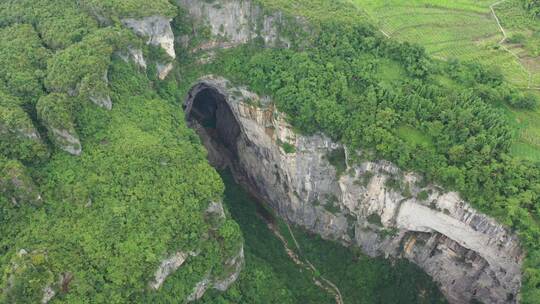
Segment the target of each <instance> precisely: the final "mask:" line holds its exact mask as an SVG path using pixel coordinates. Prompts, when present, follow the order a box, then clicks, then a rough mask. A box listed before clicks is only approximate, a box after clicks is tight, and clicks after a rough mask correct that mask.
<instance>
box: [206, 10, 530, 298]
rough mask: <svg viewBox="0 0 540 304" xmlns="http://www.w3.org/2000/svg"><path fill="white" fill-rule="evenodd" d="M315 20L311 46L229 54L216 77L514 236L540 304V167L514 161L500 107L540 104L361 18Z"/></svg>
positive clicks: (490, 74) (485, 70)
mask: <svg viewBox="0 0 540 304" xmlns="http://www.w3.org/2000/svg"><path fill="white" fill-rule="evenodd" d="M312 5H316V4H312ZM328 5H330V6H331V4H328ZM321 6H322V7H324V4H321ZM296 12H297V13H300V14H302V13H303V11H302V10H296ZM311 14H314V12H313V11H309V12H306V15H307V16H309V17H310V18H313V19H315V20H318V22H316V24H317V25H318V26H319V28H318V31H317V33H318V34H317V35H316V36H315V38H313V41H312V45H311V47H310V48H307V49H304V50H300V51H296V50H291V49H267V48H261V46H258V45H256V44H254V45H250V46H245V47H242V48H239V49H234V50H228V51H224V52H223V56H222V57H221V58H219V59H218V60H219V63H216V64H215V67H216V69H215V70H214V72H215V73H226V74H227V76H228V77H229V78H231V79H235V80H236V81H237V82H238V83H243V84H248V85H249V86H250V88H252V89H254V90H255V91H257V92H259V93H261V94H269V95H271V96H272V97H273V98H274V100H275V102H276V105H277V106H278V109H280V110H281V111H283V112H285V113H287V114H289V117H290V120H291V123H292V124H293V125H294V126H295V127H297V128H298V129H299V130H301V131H302V132H305V133H313V132H317V131H318V130H324V132H325V133H326V134H328V135H330V136H331V137H332V138H333V139H335V140H337V141H341V142H343V143H344V144H346V145H347V146H348V147H350V148H352V149H359V150H362V151H364V153H363V154H362V156H361V157H359V159H357V161H362V160H365V159H381V158H382V159H387V160H392V161H394V162H395V163H397V164H398V165H399V166H401V167H402V168H406V169H411V170H415V171H417V172H422V173H424V174H425V176H426V177H427V178H428V179H429V180H433V181H436V182H437V183H439V184H441V185H444V186H445V187H446V188H447V189H453V190H457V191H459V192H460V193H461V194H462V195H463V196H464V197H465V198H466V199H467V200H468V201H469V202H471V203H472V204H473V205H474V206H476V207H477V208H478V209H480V210H482V211H484V212H486V213H487V214H490V215H493V216H495V217H496V218H498V219H499V220H500V221H501V222H503V223H505V224H506V225H508V226H510V227H512V228H514V229H515V230H516V231H518V233H519V234H520V236H521V239H522V242H523V245H524V246H525V248H527V250H528V256H527V260H526V263H525V268H524V278H525V282H524V287H523V297H524V302H525V303H529V302H530V303H534V302H535V301H536V300H537V299H540V244H539V243H538V239H540V224H539V221H538V219H539V218H540V165H539V164H538V163H534V162H530V161H523V160H519V159H517V158H514V157H512V156H510V155H509V153H508V151H509V148H510V146H511V144H512V142H513V140H514V138H515V133H514V132H513V130H512V127H511V123H510V121H509V119H508V118H507V117H506V116H505V115H504V113H503V112H502V111H501V110H500V109H499V106H500V104H501V103H506V104H508V105H510V106H512V107H516V108H529V109H533V108H536V107H537V106H538V97H537V96H536V95H533V94H532V93H526V92H523V91H521V90H518V89H515V88H513V87H511V86H509V85H508V84H507V83H506V82H505V81H504V79H503V77H502V76H501V74H500V73H499V72H498V71H497V70H493V69H490V68H489V67H486V66H482V65H479V64H477V63H472V62H469V63H460V62H458V61H457V60H451V61H448V62H442V61H438V60H433V59H431V58H429V57H428V56H427V55H426V54H425V52H424V50H423V49H422V48H420V47H418V46H415V45H409V44H407V43H404V44H400V43H398V42H395V41H393V40H388V39H384V37H383V36H382V35H380V34H378V33H377V32H376V30H375V29H374V28H373V27H371V26H369V25H366V24H364V23H362V21H357V20H353V19H352V18H342V19H339V20H340V21H339V22H337V21H336V20H335V19H331V20H327V18H320V19H317V18H316V17H313V16H312V15H311ZM343 15H344V16H346V15H347V12H344V13H343ZM325 16H326V17H327V16H328V15H325ZM210 69H211V68H210ZM224 71H225V72H224ZM404 127H405V128H410V130H413V132H408V133H407V134H405V135H403V134H401V132H399V130H401V128H404ZM414 131H416V132H414ZM416 133H420V134H425V135H427V136H422V137H421V140H418V137H415V136H414V134H416Z"/></svg>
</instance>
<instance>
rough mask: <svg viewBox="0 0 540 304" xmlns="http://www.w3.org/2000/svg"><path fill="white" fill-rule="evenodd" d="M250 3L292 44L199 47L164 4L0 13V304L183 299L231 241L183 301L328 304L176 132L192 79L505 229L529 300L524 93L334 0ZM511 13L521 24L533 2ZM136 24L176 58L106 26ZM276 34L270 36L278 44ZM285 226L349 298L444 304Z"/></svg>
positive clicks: (532, 182)
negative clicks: (213, 78) (259, 98)
mask: <svg viewBox="0 0 540 304" xmlns="http://www.w3.org/2000/svg"><path fill="white" fill-rule="evenodd" d="M209 3H213V2H212V1H209ZM257 3H258V4H261V5H263V6H264V7H265V9H267V10H268V11H272V10H276V9H277V10H280V11H283V14H284V17H283V19H284V20H285V21H290V20H297V18H296V17H295V16H301V17H300V18H298V19H300V20H302V22H304V23H305V24H307V25H306V27H307V28H309V31H308V32H309V35H306V37H304V36H299V37H296V38H297V39H296V40H292V41H291V42H290V45H288V47H287V48H285V47H283V48H280V47H276V48H271V47H268V45H265V44H264V41H262V39H254V40H253V41H250V42H249V43H247V44H245V45H242V46H235V47H230V48H226V49H217V50H212V51H213V52H212V54H211V56H209V55H208V54H206V53H203V51H200V50H202V49H203V46H205V43H206V42H208V40H209V39H210V34H209V30H208V29H207V28H204V27H202V28H199V27H197V26H196V25H195V23H194V22H193V20H192V19H191V17H190V16H189V14H187V12H186V11H185V9H183V8H182V7H181V6H179V5H178V4H177V3H173V1H168V0H155V1H147V0H129V1H117V0H81V1H69V0H4V1H2V3H0V303H39V302H41V303H48V302H50V303H181V302H183V301H186V300H188V299H189V300H198V299H199V298H201V297H202V296H203V294H204V292H205V291H206V288H210V287H208V286H218V287H219V286H220V285H219V283H220V282H221V283H222V282H228V281H230V280H229V279H230V278H231V277H232V278H234V279H236V277H238V275H239V274H238V273H237V270H238V269H239V267H240V266H239V265H241V264H242V263H243V260H242V261H240V257H241V259H243V257H244V256H243V253H244V249H243V248H244V244H245V247H246V264H245V269H244V272H243V273H242V274H241V275H240V277H239V281H238V282H237V283H236V284H235V285H232V288H230V289H229V291H228V292H225V293H222V292H223V291H224V290H221V289H220V288H218V287H215V289H216V290H214V291H212V292H208V294H207V295H206V296H205V297H202V300H201V302H203V303H295V302H296V303H299V301H300V300H299V299H303V300H306V299H308V300H306V301H305V303H320V302H321V301H330V302H332V301H333V299H332V297H329V296H328V294H326V293H324V292H321V290H318V289H317V288H315V287H314V285H311V284H312V276H310V275H309V274H306V273H303V272H301V271H300V272H298V269H297V268H295V267H296V266H295V265H294V264H293V263H291V262H290V261H287V257H286V256H285V254H283V252H282V248H281V247H279V246H281V245H280V243H279V242H278V241H277V240H276V239H273V237H274V236H272V235H271V234H270V233H269V231H267V230H264V229H265V228H266V227H265V225H264V224H263V223H262V222H261V221H259V219H256V217H257V216H258V215H257V214H256V211H255V210H254V208H255V207H254V206H253V205H249V204H250V203H251V202H250V199H251V198H248V197H247V196H246V195H245V194H242V193H240V194H237V193H236V192H237V191H240V190H238V189H237V188H234V187H236V186H234V184H233V183H232V182H231V180H230V177H229V176H227V175H225V178H226V179H227V185H228V187H232V188H227V190H225V186H224V184H223V181H222V177H220V175H219V174H218V173H217V172H216V170H215V169H214V168H212V167H211V166H210V165H209V164H208V161H207V159H206V156H207V152H206V151H205V150H204V147H203V145H202V144H201V140H200V139H199V138H198V137H197V135H196V133H195V132H194V131H193V130H190V129H189V128H188V127H187V125H186V123H185V121H184V113H183V112H182V108H181V105H180V104H181V102H182V101H183V99H184V98H185V96H186V95H187V92H188V90H189V89H190V86H191V85H192V84H193V83H194V82H195V81H196V80H197V79H198V78H199V77H201V76H203V75H207V74H209V73H213V74H215V75H220V76H226V77H228V78H229V79H231V80H233V81H234V82H236V83H237V84H242V85H246V86H248V87H249V88H250V89H251V90H253V91H255V92H257V93H259V94H260V95H268V96H270V97H271V98H272V100H274V102H275V105H276V107H277V110H279V111H280V112H283V113H285V114H286V115H287V117H289V122H290V123H291V124H292V125H293V126H294V128H295V130H296V131H298V132H299V133H302V134H314V133H318V132H323V133H324V134H326V135H328V136H329V137H331V138H332V139H333V140H334V141H336V142H339V143H342V144H344V145H346V146H347V148H348V149H350V150H351V151H361V153H358V154H356V153H355V154H354V156H352V159H351V161H353V162H356V163H360V162H362V161H365V160H381V159H383V160H388V161H392V162H394V163H395V164H397V165H398V166H399V167H400V168H402V169H404V170H410V171H415V172H418V173H420V174H422V175H423V176H424V177H425V178H426V182H429V183H431V182H433V183H437V184H438V185H441V186H443V187H445V189H447V190H448V191H457V192H459V193H460V194H461V195H462V196H463V198H464V199H466V200H467V201H468V202H470V203H471V204H472V205H473V206H474V207H475V208H477V209H478V210H480V211H482V212H484V213H486V214H488V215H490V216H493V217H494V218H496V219H497V220H498V221H500V222H501V223H503V224H505V225H506V226H508V227H510V228H511V229H512V230H513V231H515V232H516V233H517V234H519V236H520V240H521V242H522V246H523V248H524V250H525V251H526V258H525V262H524V266H523V287H522V291H521V295H520V297H521V302H522V303H539V302H540V241H539V240H540V163H538V162H535V161H533V160H530V159H523V158H521V157H517V156H516V155H514V154H512V153H511V148H512V145H513V144H514V143H515V142H516V140H517V139H518V131H517V130H516V127H515V125H514V124H513V123H512V121H511V120H510V119H509V118H508V115H507V113H506V112H504V111H503V110H501V109H502V108H510V109H512V110H515V111H532V110H536V109H538V107H539V100H538V96H537V95H535V94H531V93H530V92H528V91H525V90H522V89H520V88H517V87H515V86H513V85H512V84H510V83H509V82H508V79H506V78H505V76H503V73H501V71H500V70H497V69H496V68H493V67H490V66H486V65H483V64H481V63H478V62H461V61H459V60H457V59H455V60H454V59H453V60H447V61H445V60H440V59H436V58H433V57H430V56H429V55H427V54H426V51H425V50H424V49H423V48H422V47H421V46H418V45H415V44H410V43H402V42H398V41H396V40H392V39H387V38H385V37H384V36H383V35H382V34H381V33H380V32H379V31H378V29H377V28H376V27H374V26H373V25H372V24H369V21H370V20H369V19H368V18H365V15H364V14H363V12H361V11H359V10H357V9H356V8H355V7H354V6H353V5H350V4H348V2H346V1H328V0H301V1H289V0H258V1H257ZM523 3H524V5H525V7H526V8H527V9H528V10H529V11H530V12H531V13H532V14H533V15H538V14H539V6H538V2H537V1H534V0H530V1H523ZM213 5H217V6H219V3H217V4H213ZM522 10H523V9H522ZM151 16H159V17H162V19H163V20H171V25H172V29H173V31H174V35H175V37H176V38H175V40H174V41H176V44H175V48H176V53H177V58H172V57H171V56H170V54H169V53H168V52H166V50H164V49H162V48H160V47H159V45H158V44H152V43H150V42H149V41H148V40H147V39H146V38H147V37H141V35H140V34H139V35H138V34H137V32H136V31H133V30H132V29H130V28H128V26H126V23H125V22H124V20H125V19H126V18H130V19H134V20H141V19H143V18H145V17H151ZM291 24H292V23H291ZM291 24H288V23H287V22H284V24H283V28H281V29H280V30H282V31H283V32H285V33H290V34H291V35H292V34H294V33H296V32H297V30H298V28H295V27H293V26H292V25H291ZM295 24H296V23H295ZM288 26H289V27H288ZM186 37H187V38H186ZM173 38H174V37H173ZM219 39H221V40H226V39H225V37H219ZM139 51H140V53H139ZM141 58H143V60H141ZM172 62H174V63H175V67H174V69H173V70H172V71H171V72H170V73H169V74H168V77H167V78H166V79H165V80H160V79H159V78H161V74H160V75H158V72H159V71H160V69H163V66H164V63H172ZM142 63H144V64H142ZM289 148H290V149H293V148H292V147H289ZM269 191H271V190H269ZM231 197H233V198H231ZM223 198H225V201H226V203H227V206H226V208H225V210H223V209H219V208H218V212H216V211H215V210H214V209H215V208H216V207H215V206H216V204H217V205H219V206H221V204H220V203H219V202H221V201H222V200H223ZM234 198H238V201H236V200H235V199H234ZM239 202H240V203H242V205H240V204H239ZM244 203H245V204H244ZM227 208H231V210H232V211H231V212H229V210H228V209H227ZM220 210H221V211H220ZM231 214H232V217H231ZM233 218H234V220H233ZM379 221H380V220H379ZM237 223H239V224H240V225H239V224H237ZM241 229H242V230H241ZM302 233H303V232H301V231H299V235H302V238H301V243H302V245H303V246H304V248H306V247H307V248H310V250H309V252H310V254H311V255H309V254H308V256H309V257H310V259H312V260H313V261H315V263H317V265H318V267H320V268H321V269H323V270H324V272H325V273H324V275H326V276H328V277H331V278H332V279H334V280H339V281H340V286H341V287H342V288H343V290H345V291H344V297H345V299H346V300H347V301H348V303H352V302H353V301H361V302H362V303H373V302H384V303H413V302H415V303H417V302H423V303H436V302H437V303H438V302H439V301H442V300H441V299H440V294H439V293H438V291H437V290H436V287H435V284H434V283H433V282H431V281H430V279H429V277H428V276H427V275H425V274H421V273H419V270H418V269H417V268H415V267H413V266H412V265H410V264H407V263H405V262H403V261H400V262H397V263H396V265H392V264H394V263H390V262H389V261H385V260H382V259H377V260H371V259H369V258H367V257H366V256H364V255H362V254H360V253H357V252H353V251H349V249H345V248H343V247H339V248H338V247H337V246H338V245H337V244H333V243H325V242H324V241H322V240H320V239H315V238H313V237H312V236H307V235H304V234H302ZM242 234H244V235H245V237H244V236H242ZM244 238H245V239H246V241H244ZM266 238H268V241H266ZM264 246H269V247H268V249H265V247H264ZM277 247H279V248H277ZM327 252H335V253H336V256H338V257H343V261H346V263H345V262H343V261H341V260H339V258H336V257H324V258H321V256H324V254H326V253H327ZM319 253H320V254H319ZM178 256H180V257H184V258H183V260H182V261H181V262H179V261H178V259H177V260H174V258H175V257H178ZM167 261H169V262H167ZM171 261H173V262H171ZM341 262H343V263H342V264H340V263H341ZM175 263H176V264H180V265H177V266H176V267H174V266H170V265H171V264H175ZM272 263H276V265H273V264H272ZM344 265H346V266H347V267H344ZM180 266H182V267H180ZM237 266H238V267H237ZM164 269H165V270H164ZM346 270H348V271H350V273H348V276H342V275H341V274H340V273H339V272H338V271H346ZM163 273H165V274H166V275H163ZM356 275H358V276H362V277H361V278H358V280H354V277H355V276H356ZM318 276H320V273H317V274H316V275H315V277H318ZM344 277H346V278H348V279H347V280H345V279H343V278H344ZM411 278H413V279H411ZM409 280H410V281H409ZM232 281H234V280H232ZM232 281H231V282H228V284H232ZM214 283H215V284H214ZM224 284H225V283H222V285H224ZM154 286H156V287H154ZM201 286H202V287H201ZM226 287H229V285H227V286H226ZM203 288H204V290H203ZM225 289H227V288H225ZM197 290H198V291H199V292H200V290H202V294H198V293H197ZM359 291H362V292H359ZM308 296H309V298H308ZM357 299H362V300H357ZM511 300H513V299H511Z"/></svg>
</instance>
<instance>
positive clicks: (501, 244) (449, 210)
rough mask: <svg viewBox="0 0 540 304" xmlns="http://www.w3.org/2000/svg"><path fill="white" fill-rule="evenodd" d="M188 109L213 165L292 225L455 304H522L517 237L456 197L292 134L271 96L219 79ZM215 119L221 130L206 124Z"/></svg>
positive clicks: (192, 98)
mask: <svg viewBox="0 0 540 304" xmlns="http://www.w3.org/2000/svg"><path fill="white" fill-rule="evenodd" d="M212 102H213V103H212ZM198 103H200V104H201V105H198ZM203 104H204V106H203ZM184 106H185V110H186V115H187V119H188V122H189V124H190V125H191V126H192V127H193V128H194V129H195V130H196V131H197V133H199V135H200V136H201V138H202V141H203V143H204V144H205V146H207V148H208V151H209V159H210V161H211V163H213V164H214V165H216V166H229V167H230V168H231V169H232V171H233V173H234V175H235V178H236V179H237V180H238V181H239V182H240V183H242V184H243V185H245V186H246V187H248V188H249V189H250V190H251V192H252V193H254V194H256V195H257V196H259V198H261V199H262V200H264V201H265V202H267V203H268V204H270V206H271V207H272V208H273V209H274V210H276V211H277V212H278V213H279V214H280V215H281V216H282V217H283V218H285V219H287V220H288V221H289V222H292V223H295V224H297V225H300V226H302V227H304V228H306V229H307V230H309V231H312V232H315V233H318V234H319V235H321V236H322V237H324V238H326V239H332V240H337V241H339V242H341V243H342V244H344V245H346V246H357V247H360V248H361V249H362V250H363V252H365V253H366V254H368V255H370V256H384V257H394V258H406V259H408V260H409V261H411V262H414V263H415V264H417V265H418V266H420V267H421V268H422V269H423V270H424V271H425V272H426V273H428V274H429V275H430V276H431V277H432V278H433V279H434V280H435V281H436V282H438V283H439V284H440V287H441V290H442V292H443V293H444V294H445V296H446V297H447V299H448V300H449V301H450V302H451V303H469V302H470V301H471V300H473V299H476V300H479V301H482V302H484V303H516V302H518V297H519V296H518V295H519V290H520V285H521V263H522V260H523V257H524V253H523V251H522V250H521V248H520V245H519V240H518V237H517V236H516V235H515V234H513V233H511V232H510V231H509V230H508V229H507V228H506V227H504V226H503V225H501V224H498V223H497V222H496V221H495V220H494V219H492V218H490V217H488V216H486V215H484V214H481V213H479V212H477V211H476V210H474V209H473V208H472V207H471V206H470V205H469V204H468V203H467V202H465V201H464V200H463V199H461V198H460V196H459V195H458V194H457V193H454V192H445V191H443V190H442V189H441V188H440V187H438V186H437V185H424V183H423V182H422V180H421V177H420V176H419V175H417V174H415V173H412V172H403V171H401V170H400V169H399V168H398V167H397V166H395V165H394V164H392V163H390V162H387V161H366V162H363V163H361V164H350V163H349V162H350V161H349V159H350V157H349V155H350V153H354V152H352V151H348V150H347V149H346V147H343V146H341V145H340V144H338V143H335V142H332V141H331V140H330V139H328V138H326V137H325V136H323V135H313V136H302V135H298V134H296V133H295V132H294V131H293V129H292V128H291V126H290V125H289V124H288V123H287V122H286V119H285V116H284V115H283V114H281V113H279V112H277V111H276V110H275V109H274V106H273V103H272V102H271V101H270V99H269V98H264V97H259V96H257V95H256V94H254V93H252V92H249V91H248V90H247V89H246V88H242V87H233V86H232V85H231V84H230V83H229V82H228V81H227V80H225V79H222V78H216V77H211V76H209V77H205V78H204V79H202V80H201V81H200V82H199V83H198V84H196V85H195V86H194V87H193V88H192V89H191V91H190V92H189V95H188V98H187V99H186V102H185V105H184ZM212 116H214V117H217V122H215V128H216V129H212V128H211V127H207V126H206V127H204V126H203V124H202V122H203V121H204V120H205V119H206V118H208V117H212ZM220 120H221V121H220ZM236 129H238V130H239V131H237V130H236ZM285 143H286V144H287V145H288V146H292V147H294V149H290V148H288V149H285V148H284V146H285ZM291 150H292V151H291ZM332 153H337V154H338V155H341V156H342V157H341V158H339V157H338V159H340V161H342V162H343V164H342V166H343V167H344V168H346V171H345V172H343V174H341V175H340V174H338V172H337V170H336V168H335V166H333V165H332V164H330V162H329V155H330V154H332Z"/></svg>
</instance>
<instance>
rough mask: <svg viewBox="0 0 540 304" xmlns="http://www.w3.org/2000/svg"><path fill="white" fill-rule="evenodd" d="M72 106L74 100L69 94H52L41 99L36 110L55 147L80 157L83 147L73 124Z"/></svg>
mask: <svg viewBox="0 0 540 304" xmlns="http://www.w3.org/2000/svg"><path fill="white" fill-rule="evenodd" d="M72 104H73V98H72V97H70V96H68V95H67V94H63V93H52V94H49V95H47V96H45V97H42V98H40V99H39V101H38V104H37V106H36V108H37V112H38V116H39V119H40V120H41V122H42V123H43V124H44V125H45V126H46V128H47V131H48V135H49V138H50V140H51V141H52V142H53V143H54V144H55V146H57V147H58V148H60V149H62V150H64V151H66V152H68V153H70V154H73V155H80V154H81V152H82V146H81V142H80V140H79V135H78V134H77V131H76V130H75V125H74V123H73V118H72V114H71V109H72Z"/></svg>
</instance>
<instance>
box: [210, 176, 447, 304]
mask: <svg viewBox="0 0 540 304" xmlns="http://www.w3.org/2000/svg"><path fill="white" fill-rule="evenodd" d="M221 176H222V177H223V181H224V183H225V196H224V202H225V204H226V205H227V207H228V208H229V210H231V214H232V218H233V219H234V220H235V221H236V222H237V223H238V224H239V225H240V228H241V230H242V231H244V232H245V250H246V268H245V270H244V271H243V273H242V275H241V276H240V279H239V282H238V283H237V284H235V285H234V286H233V287H232V288H231V289H230V290H228V291H227V292H226V293H223V294H222V293H208V294H206V295H205V297H204V298H203V299H201V301H200V303H223V304H224V303H253V304H258V303H260V304H265V303H276V304H278V303H279V304H281V303H283V304H293V303H305V304H308V303H313V304H323V303H335V299H334V298H333V297H332V296H331V295H330V294H328V293H327V292H326V291H324V290H322V289H321V288H319V287H317V286H315V285H314V284H313V282H312V278H311V276H310V273H309V272H307V271H306V270H302V269H301V268H299V267H298V266H297V265H295V264H294V263H293V262H292V261H291V260H290V259H289V257H288V256H287V254H286V253H285V251H284V250H283V247H282V245H281V244H280V241H279V240H278V239H277V238H276V237H275V236H274V235H273V234H272V232H271V231H270V230H269V229H268V228H267V226H266V223H265V221H264V220H263V217H265V216H266V217H268V213H271V211H268V210H266V209H265V207H264V206H263V205H261V204H260V203H257V201H256V200H255V199H254V198H252V197H250V196H249V195H248V194H247V193H245V191H244V190H243V189H242V188H241V187H240V186H239V185H237V184H236V183H235V182H234V180H233V178H232V176H231V174H230V173H229V172H222V173H221ZM261 209H263V210H262V211H261ZM263 212H264V214H265V215H261V213H263ZM276 220H278V219H276ZM278 221H279V220H278ZM280 227H281V228H282V229H281V230H282V231H281V233H282V234H283V235H285V236H287V235H288V234H289V231H288V230H287V228H286V226H284V225H283V224H281V226H280ZM294 234H295V237H296V239H297V240H298V241H299V242H300V246H301V248H302V253H301V254H303V255H305V256H306V258H309V260H310V261H311V262H312V263H314V264H315V265H316V267H317V268H318V269H319V270H320V271H321V273H316V274H315V276H317V275H319V276H320V275H324V276H327V277H328V278H329V279H331V280H332V281H333V282H335V283H336V284H337V285H338V286H339V288H340V290H341V293H342V294H343V301H344V302H345V303H357V304H363V303H366V304H368V303H426V304H427V303H433V304H435V303H445V301H444V298H443V297H442V295H441V294H440V293H439V291H438V288H437V286H436V284H435V283H433V282H432V281H431V279H430V278H429V277H428V276H427V275H426V274H424V273H422V271H421V270H420V269H418V268H417V267H416V266H414V265H413V264H411V263H409V262H407V261H399V262H397V263H396V264H395V265H393V264H392V263H390V261H388V260H385V259H383V258H377V259H372V258H369V257H367V256H365V255H363V254H362V253H361V252H360V251H359V250H355V251H353V250H349V249H347V248H344V247H343V246H341V245H339V244H337V243H335V242H330V241H325V240H322V239H321V238H320V237H317V236H314V235H310V234H307V233H306V232H304V231H303V230H300V229H295V230H294ZM288 239H289V240H288V241H289V242H290V243H291V245H292V241H291V240H290V238H288Z"/></svg>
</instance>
